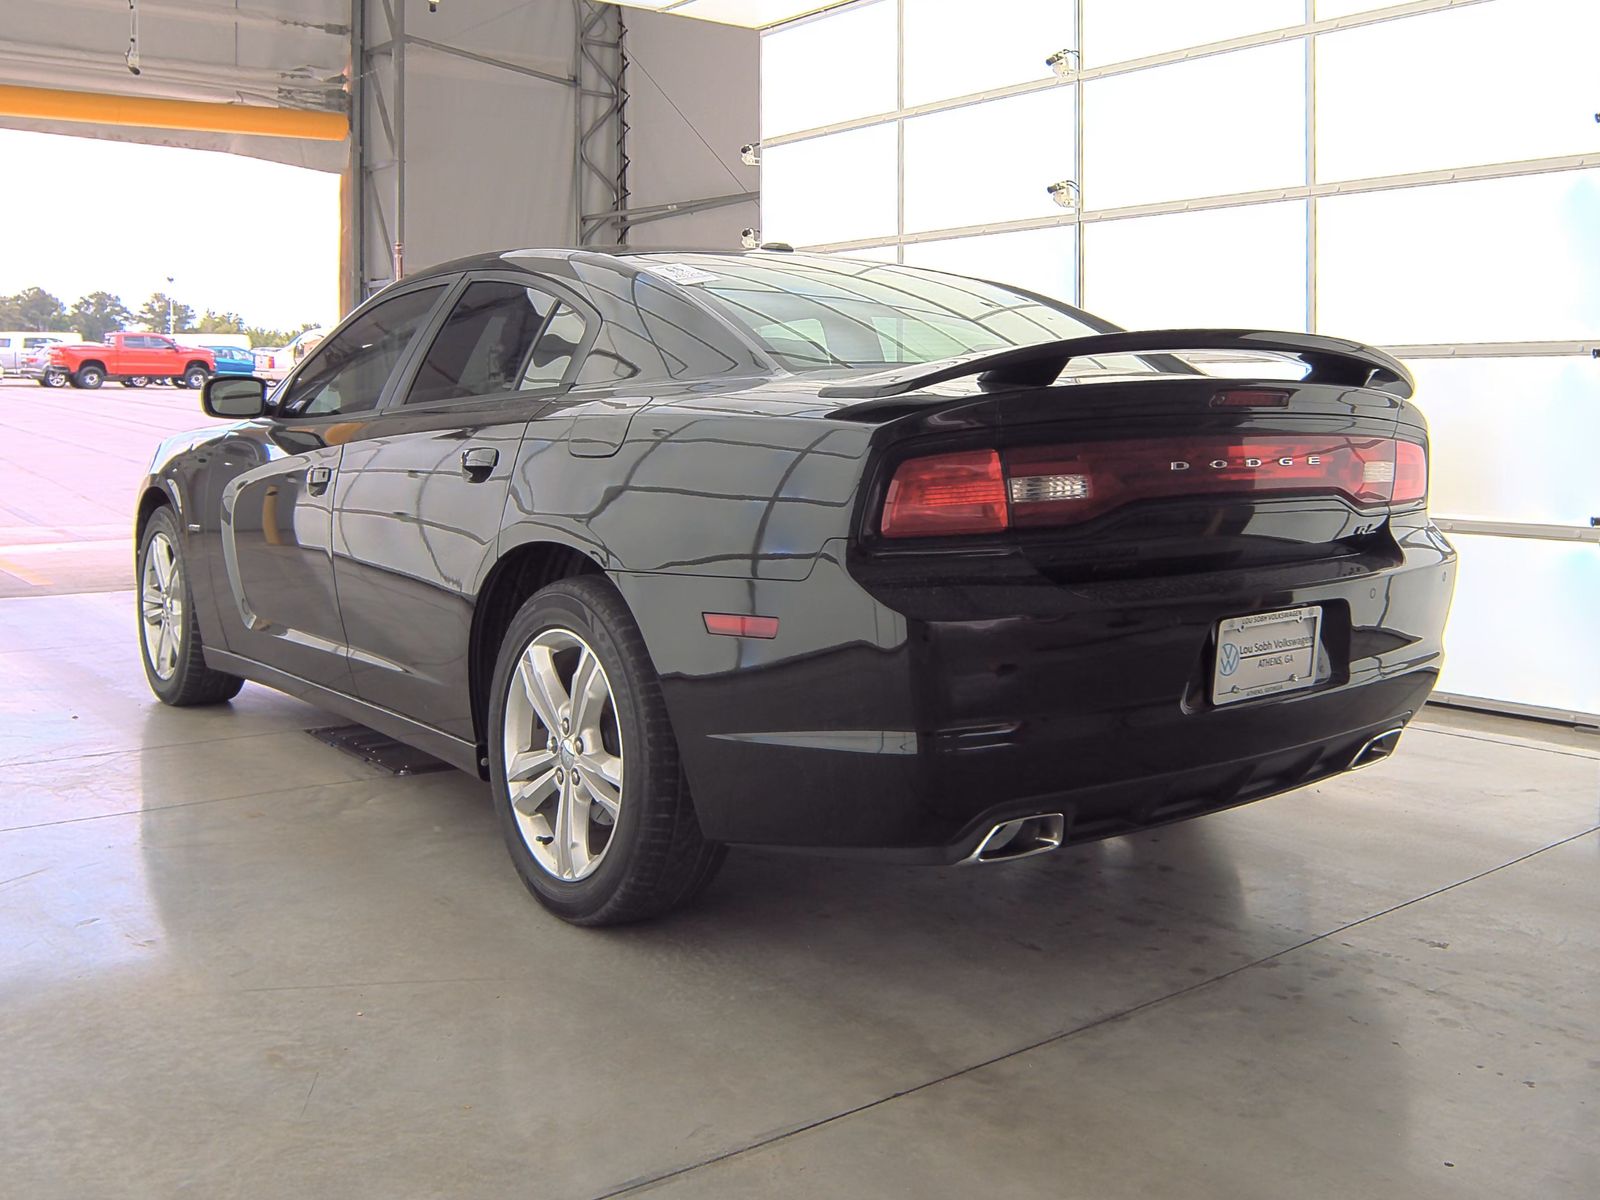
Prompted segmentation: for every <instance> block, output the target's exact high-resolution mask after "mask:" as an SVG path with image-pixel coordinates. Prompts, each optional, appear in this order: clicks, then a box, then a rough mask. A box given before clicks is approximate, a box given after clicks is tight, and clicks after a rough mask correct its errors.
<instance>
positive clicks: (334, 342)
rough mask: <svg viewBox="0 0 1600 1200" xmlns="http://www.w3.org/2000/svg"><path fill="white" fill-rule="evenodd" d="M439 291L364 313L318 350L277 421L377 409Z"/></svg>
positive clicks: (418, 293)
mask: <svg viewBox="0 0 1600 1200" xmlns="http://www.w3.org/2000/svg"><path fill="white" fill-rule="evenodd" d="M443 291H444V286H443V285H442V284H441V285H439V286H436V287H426V288H418V289H417V290H416V291H414V292H406V293H405V294H404V295H401V296H396V297H394V299H392V300H384V301H382V302H381V303H379V304H375V305H373V307H371V308H369V309H367V311H366V312H364V313H362V314H361V315H360V316H359V317H357V318H356V319H355V321H353V322H352V323H351V324H350V325H348V326H346V327H345V328H344V329H343V330H342V331H341V332H340V333H339V334H338V335H337V336H336V337H333V338H330V339H328V341H326V342H324V343H323V344H322V345H321V346H320V347H318V350H317V353H316V355H315V357H313V358H311V359H310V360H309V361H308V362H307V363H306V367H305V369H304V370H303V371H301V372H300V374H299V375H298V376H297V377H296V378H295V380H294V385H293V386H292V387H291V388H290V389H289V391H288V393H287V394H286V395H285V396H284V398H283V400H282V401H281V402H280V403H279V405H278V413H279V414H280V415H281V416H290V417H318V416H332V415H335V414H340V413H353V412H366V411H368V410H369V409H373V408H376V407H377V406H378V401H379V399H380V398H381V397H382V396H383V388H384V385H385V384H386V383H388V382H389V376H390V375H392V374H394V369H395V367H396V366H397V365H398V364H399V362H400V358H401V356H402V355H403V354H404V353H405V351H406V347H407V346H409V345H410V344H411V339H412V338H414V337H415V336H416V335H417V331H418V330H420V329H421V328H422V325H423V323H424V322H425V321H426V320H427V319H428V314H429V313H430V312H432V311H433V306H434V305H435V304H436V303H438V300H439V296H440V294H441V293H442V292H443Z"/></svg>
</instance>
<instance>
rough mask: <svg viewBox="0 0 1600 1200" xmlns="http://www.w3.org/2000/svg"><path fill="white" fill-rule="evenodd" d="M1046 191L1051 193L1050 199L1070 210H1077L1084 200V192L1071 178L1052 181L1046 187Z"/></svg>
mask: <svg viewBox="0 0 1600 1200" xmlns="http://www.w3.org/2000/svg"><path fill="white" fill-rule="evenodd" d="M1045 191H1047V192H1049V193H1050V199H1052V200H1054V201H1055V202H1056V203H1057V204H1059V205H1060V206H1061V207H1062V208H1065V209H1068V210H1069V211H1076V210H1077V208H1078V206H1079V204H1080V203H1082V201H1083V194H1082V193H1081V192H1080V191H1079V190H1078V185H1077V183H1075V182H1074V181H1073V180H1071V179H1063V180H1061V181H1060V182H1059V183H1052V184H1051V185H1050V186H1049V187H1047V188H1045Z"/></svg>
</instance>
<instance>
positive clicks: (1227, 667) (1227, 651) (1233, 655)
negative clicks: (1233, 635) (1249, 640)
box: [1217, 642, 1239, 675]
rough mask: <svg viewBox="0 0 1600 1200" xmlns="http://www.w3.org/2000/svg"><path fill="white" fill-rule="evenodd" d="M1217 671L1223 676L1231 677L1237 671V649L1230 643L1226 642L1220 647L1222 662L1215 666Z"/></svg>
mask: <svg viewBox="0 0 1600 1200" xmlns="http://www.w3.org/2000/svg"><path fill="white" fill-rule="evenodd" d="M1217 669H1218V670H1219V671H1221V672H1222V673H1223V674H1224V675H1232V674H1233V673H1234V672H1235V671H1237V670H1238V669H1239V647H1237V646H1235V645H1234V644H1233V643H1232V642H1226V643H1224V644H1223V647H1222V661H1221V662H1219V663H1218V664H1217Z"/></svg>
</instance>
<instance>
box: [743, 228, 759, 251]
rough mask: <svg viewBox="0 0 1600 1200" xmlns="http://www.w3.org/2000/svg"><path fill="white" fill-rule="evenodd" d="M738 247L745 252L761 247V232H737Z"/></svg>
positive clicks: (747, 230)
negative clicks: (742, 248)
mask: <svg viewBox="0 0 1600 1200" xmlns="http://www.w3.org/2000/svg"><path fill="white" fill-rule="evenodd" d="M739 245H741V246H743V247H744V248H745V249H746V250H754V249H755V248H756V247H758V246H760V245H761V230H759V229H741V230H740V231H739Z"/></svg>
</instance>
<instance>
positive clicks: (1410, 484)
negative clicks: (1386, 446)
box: [1391, 442, 1428, 504]
mask: <svg viewBox="0 0 1600 1200" xmlns="http://www.w3.org/2000/svg"><path fill="white" fill-rule="evenodd" d="M1427 496H1428V452H1427V451H1426V450H1424V449H1423V448H1422V447H1421V446H1419V445H1417V444H1416V443H1415V442H1396V443H1395V456H1394V495H1393V496H1392V497H1391V503H1394V504H1414V503H1416V502H1417V501H1418V500H1425V499H1427Z"/></svg>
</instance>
